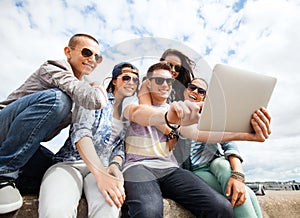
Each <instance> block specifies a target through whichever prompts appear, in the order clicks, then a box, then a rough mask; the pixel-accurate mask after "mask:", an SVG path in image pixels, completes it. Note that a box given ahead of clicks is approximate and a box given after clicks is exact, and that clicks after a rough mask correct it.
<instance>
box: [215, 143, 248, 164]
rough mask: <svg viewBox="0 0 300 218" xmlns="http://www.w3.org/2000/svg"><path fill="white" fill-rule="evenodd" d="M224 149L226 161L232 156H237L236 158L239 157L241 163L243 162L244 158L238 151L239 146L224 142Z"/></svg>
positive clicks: (222, 145)
mask: <svg viewBox="0 0 300 218" xmlns="http://www.w3.org/2000/svg"><path fill="white" fill-rule="evenodd" d="M220 144H221V147H222V149H223V150H224V156H225V158H226V159H228V157H229V156H230V155H235V156H236V157H238V158H239V159H240V160H241V162H243V158H242V156H241V154H240V151H239V149H238V146H237V144H236V143H235V142H224V143H220Z"/></svg>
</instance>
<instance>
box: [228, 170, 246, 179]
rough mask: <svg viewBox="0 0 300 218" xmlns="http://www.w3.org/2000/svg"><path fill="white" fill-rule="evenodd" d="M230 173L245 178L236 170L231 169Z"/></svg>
mask: <svg viewBox="0 0 300 218" xmlns="http://www.w3.org/2000/svg"><path fill="white" fill-rule="evenodd" d="M231 175H238V176H241V177H243V178H245V174H243V173H241V172H238V171H231Z"/></svg>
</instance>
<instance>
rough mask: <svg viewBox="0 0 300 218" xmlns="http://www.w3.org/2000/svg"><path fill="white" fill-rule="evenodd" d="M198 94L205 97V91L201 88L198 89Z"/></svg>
mask: <svg viewBox="0 0 300 218" xmlns="http://www.w3.org/2000/svg"><path fill="white" fill-rule="evenodd" d="M198 93H199V94H201V95H205V94H206V91H205V90H204V89H202V88H198Z"/></svg>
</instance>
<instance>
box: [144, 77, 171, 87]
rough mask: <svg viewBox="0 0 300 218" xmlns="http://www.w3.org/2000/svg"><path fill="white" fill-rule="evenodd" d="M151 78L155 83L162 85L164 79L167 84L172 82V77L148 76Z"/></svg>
mask: <svg viewBox="0 0 300 218" xmlns="http://www.w3.org/2000/svg"><path fill="white" fill-rule="evenodd" d="M152 79H154V81H155V83H156V84H157V85H162V84H163V83H164V82H165V81H166V82H167V84H168V85H169V86H171V85H172V84H173V82H174V79H173V78H163V77H151V78H149V80H152Z"/></svg>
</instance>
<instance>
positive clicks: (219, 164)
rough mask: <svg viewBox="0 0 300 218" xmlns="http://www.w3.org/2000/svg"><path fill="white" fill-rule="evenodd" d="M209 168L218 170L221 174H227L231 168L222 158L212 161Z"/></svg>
mask: <svg viewBox="0 0 300 218" xmlns="http://www.w3.org/2000/svg"><path fill="white" fill-rule="evenodd" d="M210 168H211V169H212V171H213V169H218V170H219V171H221V172H227V171H229V172H230V171H231V167H230V164H229V161H228V160H226V159H224V158H216V159H214V160H213V161H212V163H211V165H210Z"/></svg>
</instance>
